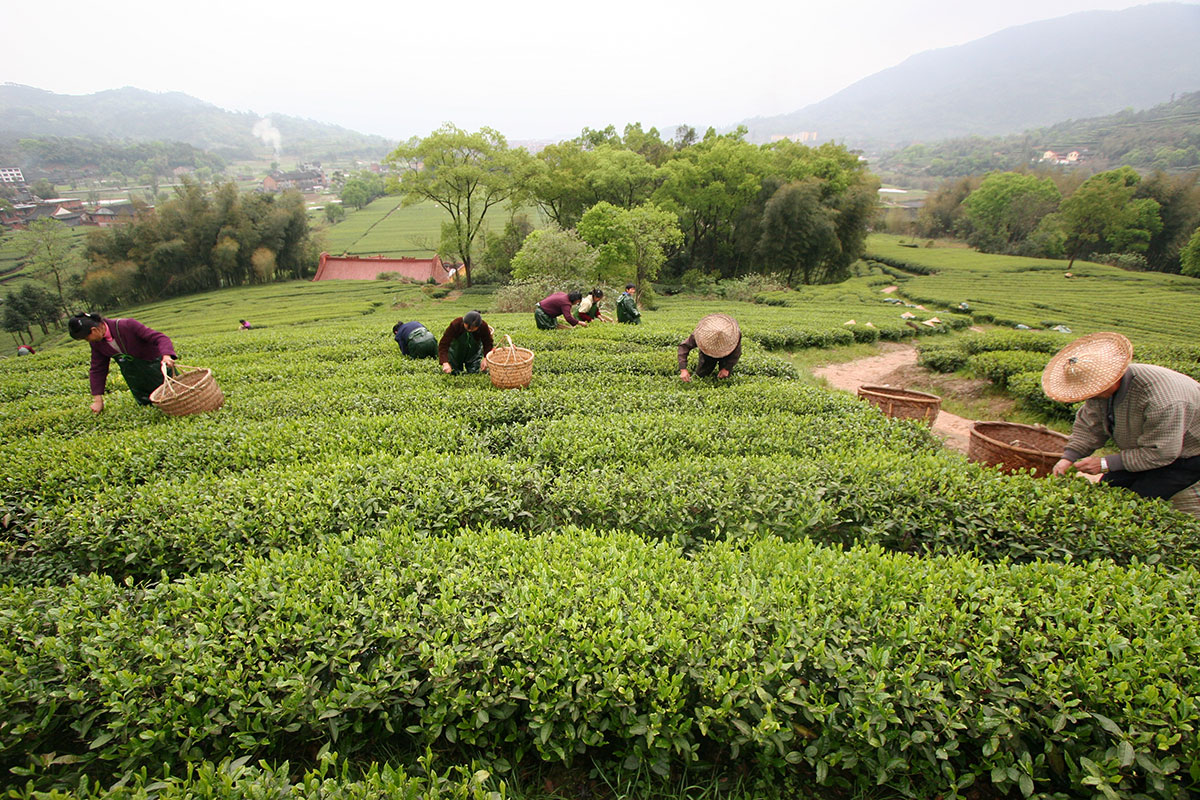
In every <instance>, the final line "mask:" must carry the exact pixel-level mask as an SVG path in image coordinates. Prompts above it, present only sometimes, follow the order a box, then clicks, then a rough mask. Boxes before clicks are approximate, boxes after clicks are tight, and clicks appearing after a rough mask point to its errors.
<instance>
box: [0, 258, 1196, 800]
mask: <svg viewBox="0 0 1200 800" xmlns="http://www.w3.org/2000/svg"><path fill="white" fill-rule="evenodd" d="M884 277H885V276H881V275H878V274H876V275H871V276H864V277H860V278H856V279H854V280H853V281H850V282H848V283H847V284H843V285H841V286H838V287H826V288H822V289H813V290H810V291H808V292H806V293H804V297H805V301H804V303H803V304H802V305H801V306H800V307H789V306H785V305H779V306H768V305H751V304H740V303H721V304H718V303H715V302H702V301H698V300H681V299H670V298H668V299H667V300H665V301H664V303H663V307H662V308H661V309H660V310H658V311H654V312H647V313H646V315H645V320H646V322H645V324H643V325H641V326H636V327H635V326H615V325H609V326H604V325H593V326H591V327H589V328H587V329H579V330H572V331H555V332H541V331H536V330H535V329H534V323H533V319H532V314H486V313H485V319H486V320H487V321H488V322H489V323H491V324H492V325H493V326H494V327H495V329H496V333H497V335H498V336H500V337H501V338H502V337H503V335H504V334H510V335H511V336H512V337H513V339H514V341H516V343H517V344H519V345H521V346H525V347H529V348H531V349H533V350H534V351H535V352H536V354H537V356H536V361H535V369H534V380H533V385H532V386H531V387H530V388H529V389H527V390H519V391H507V392H502V391H498V390H495V389H493V388H492V387H491V385H490V383H489V381H488V379H487V377H486V376H464V377H455V378H452V377H448V376H444V375H442V374H441V372H440V371H439V370H438V369H437V366H436V365H435V364H434V362H432V361H408V360H405V359H402V357H401V355H400V353H399V350H398V348H397V346H396V344H395V343H394V341H392V339H391V327H392V325H393V324H394V323H395V322H396V321H398V320H409V319H413V318H416V319H420V320H421V321H423V322H424V323H425V324H426V325H427V326H428V327H429V328H430V329H431V330H434V331H436V332H440V331H441V330H442V329H443V327H444V326H445V325H446V324H447V323H448V322H449V321H450V320H451V319H452V318H453V317H455V316H457V315H459V314H461V313H462V312H463V311H465V310H467V309H469V308H472V307H481V308H482V309H483V310H484V311H485V312H486V310H487V305H488V302H489V300H490V298H489V296H488V295H486V294H473V293H472V294H466V295H464V296H462V297H461V298H459V299H457V300H447V301H434V300H431V299H428V298H427V296H426V295H425V294H424V293H423V292H422V291H421V289H420V288H418V287H411V286H398V285H397V284H395V283H391V282H374V281H372V282H346V283H336V282H335V283H321V284H313V283H294V284H280V285H272V286H264V287H255V288H251V289H241V290H230V291H224V292H219V293H214V294H210V295H205V296H196V297H191V298H185V299H180V300H175V301H171V302H166V303H161V304H156V305H152V306H147V307H144V308H139V309H132V310H129V311H128V312H125V315H127V316H133V317H135V318H137V319H140V320H141V321H143V322H145V323H146V324H148V325H150V326H152V327H154V328H157V329H159V330H162V331H164V332H166V333H168V334H169V335H171V336H172V338H173V340H174V342H175V345H176V348H177V351H178V353H179V355H180V358H181V361H182V362H183V363H185V364H197V365H203V366H208V367H211V368H213V370H214V371H215V373H216V375H217V378H218V380H219V382H220V384H221V387H222V389H223V390H224V392H225V394H226V396H227V402H226V405H225V407H224V408H222V409H220V410H219V411H217V412H213V413H210V414H204V415H197V416H192V417H184V418H170V417H166V416H164V415H162V414H161V413H160V412H158V411H157V410H155V409H146V408H140V407H138V406H136V404H135V403H134V402H133V400H132V398H131V397H130V396H129V395H128V392H126V391H124V389H123V386H122V383H121V379H120V377H119V375H117V374H114V375H113V376H112V377H111V378H110V382H109V385H110V393H109V396H108V405H107V407H106V409H105V411H104V413H103V414H102V415H100V416H94V415H92V414H91V412H90V411H89V410H88V402H89V397H88V389H87V375H86V373H87V363H88V353H87V348H86V346H84V345H81V344H78V343H70V342H65V343H63V344H62V346H60V347H53V348H51V347H48V348H46V349H44V350H42V351H40V352H39V353H38V355H37V356H35V357H29V358H20V359H7V360H4V361H0V399H2V400H3V403H2V405H0V430H2V436H0V506H2V507H0V520H2V526H0V775H3V776H4V777H3V783H4V784H6V785H7V786H8V787H9V788H10V789H11V790H12V792H13V796H17V797H32V796H35V795H36V796H45V797H51V796H53V797H129V798H150V797H214V798H215V797H222V798H235V797H247V796H252V797H381V798H382V797H434V796H437V797H441V796H445V797H463V798H490V797H506V796H513V797H523V798H549V797H578V796H585V795H586V796H599V797H608V796H642V797H685V796H687V797H714V798H715V797H739V798H740V797H746V798H749V797H812V798H848V797H934V796H941V797H947V798H948V797H973V798H975V797H979V798H990V797H1032V796H1039V797H1093V796H1100V795H1104V796H1109V797H1125V798H1134V797H1154V798H1182V797H1186V796H1189V794H1190V793H1192V792H1194V791H1196V790H1197V789H1198V788H1200V738H1198V736H1197V725H1198V724H1200V707H1198V706H1197V703H1196V697H1197V694H1198V688H1200V609H1198V599H1200V572H1198V571H1197V565H1198V563H1200V522H1197V521H1196V520H1194V519H1191V518H1189V517H1185V516H1182V515H1179V514H1177V513H1176V512H1174V511H1173V510H1172V509H1171V508H1170V507H1169V506H1168V505H1166V504H1165V503H1161V502H1157V501H1142V500H1140V499H1137V498H1134V497H1132V496H1128V495H1125V494H1121V493H1119V492H1116V491H1105V490H1104V489H1103V488H1098V487H1093V486H1091V485H1088V484H1086V483H1085V482H1083V481H1080V480H1077V479H1049V480H1035V479H1032V478H1030V477H1027V476H1023V475H1017V476H1004V475H1000V474H998V473H996V472H993V471H989V470H986V469H982V468H979V467H977V466H975V465H972V464H969V463H968V462H966V460H965V459H964V458H963V457H962V456H960V455H956V454H954V453H950V452H947V451H945V450H943V449H942V448H941V447H940V446H939V445H938V443H937V442H936V441H935V440H934V439H933V438H932V437H931V436H930V434H929V433H928V432H927V431H926V430H925V429H924V428H922V427H920V426H918V425H916V424H912V423H901V422H896V421H892V420H888V419H886V418H884V417H882V416H881V415H879V414H878V413H876V412H875V411H874V410H873V409H872V408H870V407H868V406H866V405H864V404H862V403H860V402H858V401H857V400H855V399H854V398H852V397H849V396H846V395H841V394H835V393H831V392H827V391H824V390H822V389H820V388H817V387H814V386H812V385H811V384H810V383H808V382H805V381H801V380H798V379H797V378H798V376H797V375H796V373H795V371H794V368H793V367H792V366H791V365H790V363H789V362H788V361H787V360H785V359H784V358H782V357H781V356H780V355H779V352H778V351H779V350H781V349H790V348H794V347H801V346H813V345H816V346H827V345H830V344H844V343H850V342H853V341H870V340H873V339H874V338H877V337H878V338H889V337H893V338H895V337H899V336H901V335H903V334H904V332H905V331H907V332H909V333H911V332H912V329H911V328H908V327H907V326H906V325H904V323H903V322H902V321H899V320H898V319H897V315H898V309H896V308H895V307H894V306H891V305H887V304H886V303H883V302H882V301H881V300H880V299H879V292H878V290H879V285H878V284H879V283H880V282H882V279H883V278H884ZM715 310H721V311H726V312H729V313H732V314H734V315H735V316H736V317H737V318H738V319H739V321H740V322H741V323H742V327H743V331H744V336H745V345H744V346H745V355H744V356H743V358H742V361H741V363H740V364H739V365H738V368H737V370H736V372H735V376H734V378H733V379H731V380H729V381H722V382H716V381H713V380H697V381H696V382H694V383H692V384H683V383H681V382H680V381H679V380H678V379H677V377H675V375H676V367H675V347H676V345H677V344H678V343H679V341H680V340H682V339H683V338H684V337H685V336H686V335H687V334H688V333H689V332H690V330H691V327H692V326H693V325H694V323H695V321H696V320H697V319H699V317H700V316H702V315H703V314H705V313H709V312H711V311H715ZM848 314H849V315H851V316H854V317H855V318H856V320H858V321H860V322H863V321H865V320H866V319H870V318H875V315H876V314H878V317H877V318H875V319H876V321H875V323H874V324H875V325H876V326H877V327H876V328H865V327H863V326H861V325H856V326H852V327H848V326H844V325H843V322H845V321H846V319H847V315H848ZM941 316H942V318H943V319H950V318H948V317H946V316H945V315H941ZM240 318H245V319H248V320H250V321H251V322H252V323H253V324H255V325H256V327H255V329H253V330H250V331H245V332H242V331H238V330H237V320H238V319H240ZM966 321H967V320H966V318H962V319H957V318H955V319H952V320H951V322H948V323H947V324H946V325H945V326H942V327H945V328H950V327H952V326H955V325H958V326H961V325H964V324H966ZM863 330H866V331H875V332H874V333H863V332H862V331H863ZM928 333H930V334H931V337H932V338H931V339H930V340H931V341H932V340H935V339H936V340H942V339H948V338H949V337H948V336H946V335H942V336H938V335H937V334H936V333H935V332H934V330H933V329H928ZM114 373H115V371H114ZM556 787H558V788H556ZM51 791H55V792H57V793H56V794H44V795H37V793H38V792H51Z"/></svg>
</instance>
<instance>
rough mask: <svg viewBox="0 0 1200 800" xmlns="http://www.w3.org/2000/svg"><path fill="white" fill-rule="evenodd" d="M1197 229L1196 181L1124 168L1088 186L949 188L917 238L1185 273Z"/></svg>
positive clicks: (979, 183)
mask: <svg viewBox="0 0 1200 800" xmlns="http://www.w3.org/2000/svg"><path fill="white" fill-rule="evenodd" d="M1052 178H1053V179H1052ZM1197 225H1200V186H1197V181H1196V176H1195V175H1180V176H1170V175H1166V174H1164V173H1161V172H1159V173H1155V174H1153V175H1150V176H1147V177H1142V176H1141V175H1139V174H1138V173H1137V172H1136V171H1135V170H1134V169H1133V168H1132V167H1121V168H1119V169H1115V170H1109V171H1107V172H1101V173H1097V174H1096V175H1093V176H1091V177H1090V178H1087V179H1086V180H1083V179H1082V176H1064V175H1062V174H1058V175H1054V176H1042V177H1039V176H1037V175H1032V174H1028V173H1018V172H993V173H991V174H989V175H987V176H986V177H984V178H983V179H982V180H980V179H974V178H960V179H956V180H953V181H948V182H946V183H945V184H943V185H942V186H941V188H939V189H938V190H937V191H935V192H933V193H932V194H931V195H930V196H929V197H928V199H927V201H926V204H925V207H924V208H922V209H921V212H920V214H919V215H918V217H917V224H916V233H918V234H919V235H921V236H929V237H934V236H959V237H961V238H964V239H966V240H967V242H968V243H970V244H971V245H972V246H974V247H976V248H978V249H979V250H981V251H983V252H985V253H1007V254H1012V255H1026V256H1042V257H1048V258H1068V259H1070V260H1071V261H1074V260H1075V259H1077V258H1089V257H1096V256H1098V255H1099V254H1104V255H1105V257H1106V259H1107V258H1108V257H1109V256H1111V259H1109V260H1119V261H1120V263H1123V264H1132V263H1136V264H1143V263H1144V265H1145V267H1146V268H1149V269H1153V270H1157V271H1160V272H1179V271H1180V269H1181V266H1182V265H1181V254H1182V252H1183V250H1184V247H1185V246H1186V245H1187V243H1188V240H1189V238H1190V237H1191V236H1192V233H1193V231H1195V230H1196V228H1197ZM1121 256H1129V257H1134V256H1136V258H1126V259H1121V258H1120V257H1121Z"/></svg>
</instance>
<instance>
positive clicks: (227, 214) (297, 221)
mask: <svg viewBox="0 0 1200 800" xmlns="http://www.w3.org/2000/svg"><path fill="white" fill-rule="evenodd" d="M88 256H89V259H90V260H91V262H92V264H93V269H94V270H99V271H101V272H102V277H103V278H108V277H110V276H112V275H113V272H114V271H122V270H124V265H126V264H132V265H134V268H135V272H134V274H133V275H132V276H131V277H132V288H131V289H130V290H128V293H129V294H132V299H135V300H139V301H145V300H149V299H154V298H159V297H169V296H173V295H179V294H189V293H193V292H199V291H204V290H208V289H213V288H216V287H218V286H242V285H246V284H249V283H257V282H265V281H268V280H270V279H271V276H273V275H275V274H276V273H278V274H279V275H280V276H281V277H290V278H298V277H303V276H304V275H306V274H307V273H308V272H309V271H310V270H311V269H313V268H315V266H316V259H315V257H314V254H313V253H312V251H311V248H310V247H309V228H308V215H307V213H306V212H305V208H304V198H303V196H301V195H300V193H299V192H284V193H283V194H280V195H271V194H257V193H251V194H239V193H238V190H237V187H236V186H235V185H234V184H233V183H226V184H223V185H221V186H218V187H216V188H215V189H213V190H212V191H211V192H209V191H206V190H205V188H204V187H203V186H201V185H200V184H198V183H196V182H194V181H191V180H188V179H186V178H185V179H184V181H183V184H182V185H181V186H180V187H179V188H177V189H176V196H175V197H174V198H172V199H171V200H168V201H167V202H165V203H162V204H160V205H159V206H158V207H157V208H156V210H155V213H154V214H153V215H147V216H144V217H141V218H139V219H137V220H136V221H135V222H133V223H131V224H129V225H123V226H120V227H115V228H109V229H107V230H102V231H97V232H96V233H94V234H93V235H92V236H91V237H89V239H88ZM126 274H128V273H127V272H126ZM89 277H90V275H89ZM84 286H85V287H89V286H90V287H91V288H92V289H94V290H104V292H112V293H113V294H115V295H116V297H117V298H120V299H124V300H126V302H128V300H129V299H130V297H129V296H128V294H126V293H125V292H124V291H122V292H120V293H117V292H114V291H113V290H112V289H111V286H110V285H109V284H106V283H105V282H104V281H93V282H91V283H89V281H88V280H86V279H85V282H84ZM89 299H90V300H91V301H92V302H94V303H97V304H100V303H103V302H104V300H106V299H111V298H109V297H104V296H102V294H101V292H100V291H97V294H96V296H94V297H91V298H89Z"/></svg>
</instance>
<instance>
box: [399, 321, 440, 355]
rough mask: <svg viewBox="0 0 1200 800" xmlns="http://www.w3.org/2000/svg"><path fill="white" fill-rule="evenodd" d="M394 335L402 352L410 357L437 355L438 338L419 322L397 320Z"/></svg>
mask: <svg viewBox="0 0 1200 800" xmlns="http://www.w3.org/2000/svg"><path fill="white" fill-rule="evenodd" d="M392 336H393V337H394V338H395V340H396V344H398V345H400V352H401V353H403V354H404V355H406V356H408V357H409V358H436V357H437V350H438V346H437V339H435V338H434V336H433V334H432V333H430V332H429V330H428V329H427V328H426V327H425V326H424V325H422V324H421V323H419V322H397V323H396V324H395V325H394V326H392Z"/></svg>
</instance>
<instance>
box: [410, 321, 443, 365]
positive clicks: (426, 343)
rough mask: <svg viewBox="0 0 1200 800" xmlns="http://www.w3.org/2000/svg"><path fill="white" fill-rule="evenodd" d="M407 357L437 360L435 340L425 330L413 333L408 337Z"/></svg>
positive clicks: (419, 329)
mask: <svg viewBox="0 0 1200 800" xmlns="http://www.w3.org/2000/svg"><path fill="white" fill-rule="evenodd" d="M408 357H409V358H437V339H435V338H433V334H432V333H430V332H429V331H428V330H427V329H425V328H418V329H417V330H415V331H413V332H412V333H411V334H410V335H409V337H408ZM451 358H453V356H452V357H451Z"/></svg>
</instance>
